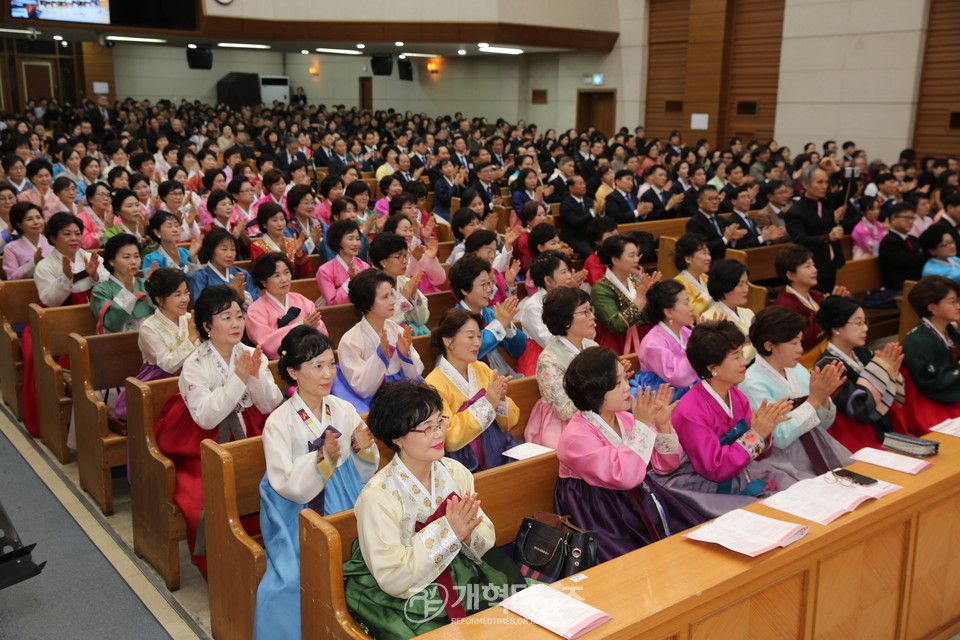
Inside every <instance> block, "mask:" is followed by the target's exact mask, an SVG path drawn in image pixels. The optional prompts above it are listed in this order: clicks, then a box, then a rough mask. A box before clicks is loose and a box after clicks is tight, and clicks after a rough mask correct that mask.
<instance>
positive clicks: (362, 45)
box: [357, 42, 367, 49]
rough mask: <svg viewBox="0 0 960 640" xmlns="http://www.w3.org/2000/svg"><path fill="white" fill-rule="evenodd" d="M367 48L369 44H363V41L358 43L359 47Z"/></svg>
mask: <svg viewBox="0 0 960 640" xmlns="http://www.w3.org/2000/svg"><path fill="white" fill-rule="evenodd" d="M366 48H367V45H365V44H363V43H362V42H358V43H357V49H366Z"/></svg>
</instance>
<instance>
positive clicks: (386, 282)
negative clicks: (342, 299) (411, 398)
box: [333, 269, 423, 413]
mask: <svg viewBox="0 0 960 640" xmlns="http://www.w3.org/2000/svg"><path fill="white" fill-rule="evenodd" d="M395 286H396V282H395V281H394V280H393V278H391V277H390V276H388V275H387V274H385V273H384V272H382V271H377V270H376V269H366V270H364V271H361V272H360V273H358V274H357V275H356V276H354V277H353V279H352V280H351V281H350V302H351V304H353V306H354V307H355V308H356V310H357V311H359V312H360V314H361V315H362V316H363V317H362V318H361V319H360V322H358V323H357V324H355V325H354V326H353V327H352V328H351V329H349V330H348V331H347V332H346V333H345V334H343V337H342V338H341V339H340V344H339V345H337V349H338V351H337V354H338V356H339V359H340V364H339V374H338V375H337V379H336V380H335V381H334V383H333V394H334V395H335V396H337V397H338V398H343V399H344V400H347V401H348V402H350V403H352V404H353V406H355V407H356V408H357V411H359V412H360V413H366V411H367V410H368V409H369V403H370V398H372V397H373V394H374V393H375V392H376V391H377V389H378V388H379V387H380V385H382V384H383V383H384V382H389V381H391V380H403V379H407V380H420V379H421V378H420V377H421V376H422V375H423V362H422V361H421V360H420V354H419V353H417V350H416V349H414V348H413V330H412V329H411V328H410V327H401V326H400V325H398V324H397V323H395V322H394V321H393V320H391V319H390V318H392V317H393V314H394V312H395V308H396V298H395V297H394V287H395Z"/></svg>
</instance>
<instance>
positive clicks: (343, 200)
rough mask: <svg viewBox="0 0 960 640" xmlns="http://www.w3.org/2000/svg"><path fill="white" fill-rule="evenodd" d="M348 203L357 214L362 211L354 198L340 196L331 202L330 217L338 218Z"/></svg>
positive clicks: (332, 218)
mask: <svg viewBox="0 0 960 640" xmlns="http://www.w3.org/2000/svg"><path fill="white" fill-rule="evenodd" d="M350 205H353V210H354V211H356V212H357V215H358V216H359V215H360V214H361V213H362V212H361V211H360V206H359V205H358V204H357V201H356V200H354V199H353V198H347V197H345V196H341V197H339V198H337V199H336V200H334V201H333V204H331V205H330V219H331V220H339V219H340V216H341V215H343V212H344V211H346V210H347V207H349V206H350Z"/></svg>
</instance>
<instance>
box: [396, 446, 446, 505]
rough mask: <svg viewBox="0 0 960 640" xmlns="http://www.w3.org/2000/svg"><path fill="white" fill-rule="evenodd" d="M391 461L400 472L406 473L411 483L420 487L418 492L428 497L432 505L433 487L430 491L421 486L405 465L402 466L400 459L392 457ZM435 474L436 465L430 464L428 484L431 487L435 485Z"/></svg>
mask: <svg viewBox="0 0 960 640" xmlns="http://www.w3.org/2000/svg"><path fill="white" fill-rule="evenodd" d="M393 459H394V460H395V461H396V463H397V466H398V467H400V469H401V470H402V471H406V472H407V475H408V476H410V479H411V480H413V482H415V483H416V485H417V486H418V487H420V490H421V491H423V493H424V494H425V495H428V496H430V504H433V487H432V486H431V487H430V489H427V488H426V487H425V486H423V483H422V482H420V479H419V478H417V476H415V475H414V473H413V472H412V471H410V468H409V467H408V466H407V465H405V464H403V460H401V459H400V456H393ZM436 473H437V469H436V463H432V464H431V466H430V484H431V485H433V484H435V483H436Z"/></svg>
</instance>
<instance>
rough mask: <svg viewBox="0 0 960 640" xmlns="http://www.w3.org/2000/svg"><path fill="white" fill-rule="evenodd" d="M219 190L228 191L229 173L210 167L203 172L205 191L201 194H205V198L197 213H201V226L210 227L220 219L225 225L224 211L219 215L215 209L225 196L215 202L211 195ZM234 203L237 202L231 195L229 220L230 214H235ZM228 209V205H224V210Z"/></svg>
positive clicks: (227, 216) (227, 217)
mask: <svg viewBox="0 0 960 640" xmlns="http://www.w3.org/2000/svg"><path fill="white" fill-rule="evenodd" d="M217 191H222V192H223V193H227V174H226V173H224V172H223V171H222V170H221V169H210V170H209V171H206V172H205V173H204V174H203V191H202V193H201V195H203V196H204V198H203V199H202V200H201V201H200V206H199V207H197V213H198V214H199V218H200V226H201V227H209V226H210V225H212V224H214V221H215V220H218V221H219V222H220V223H221V225H224V220H223V219H222V217H223V212H221V214H220V217H218V216H217V214H216V211H215V209H216V206H217V204H219V203H221V202H223V196H220V197H219V198H217V200H216V201H214V202H211V201H210V197H211V196H212V195H213V194H214V193H216V192H217ZM228 195H229V194H228ZM234 204H236V203H235V202H234V201H233V197H231V198H230V207H229V210H230V211H229V213H228V214H227V215H226V219H227V220H229V219H230V216H232V215H233V206H234ZM226 209H227V207H226V205H224V210H226ZM224 226H225V225H224Z"/></svg>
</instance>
